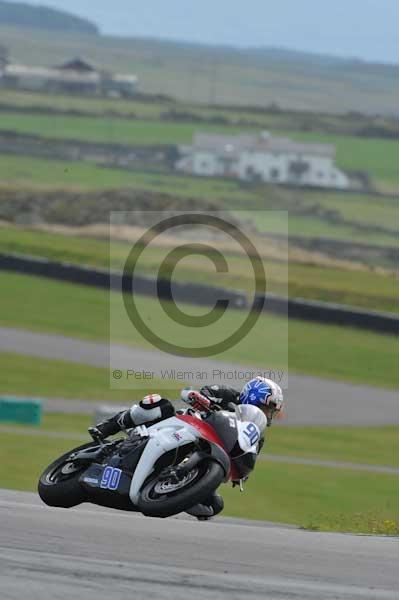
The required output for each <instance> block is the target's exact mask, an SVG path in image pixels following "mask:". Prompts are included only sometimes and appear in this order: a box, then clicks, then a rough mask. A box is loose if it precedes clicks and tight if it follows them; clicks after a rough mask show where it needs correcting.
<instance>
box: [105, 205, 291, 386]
mask: <svg viewBox="0 0 399 600" xmlns="http://www.w3.org/2000/svg"><path fill="white" fill-rule="evenodd" d="M264 212H267V211H264ZM264 212H262V216H263V218H264ZM251 216H252V217H253V218H252V220H251V219H249V218H248V215H247V214H246V218H245V219H244V218H241V214H240V211H235V213H234V214H226V213H223V212H206V213H199V212H173V213H165V212H159V213H155V212H145V213H137V214H136V213H119V212H118V213H112V214H111V242H110V249H111V253H110V263H111V265H112V267H113V268H114V269H115V268H116V270H117V272H118V273H119V275H118V274H115V276H114V279H113V282H114V285H113V286H112V291H111V292H110V366H111V378H110V381H111V386H112V387H121V386H124V387H135V386H136V384H138V385H140V384H141V383H143V381H145V378H143V377H141V376H136V375H137V374H140V373H151V377H149V378H148V379H147V380H148V381H150V382H153V384H154V385H160V386H162V387H165V386H166V385H167V384H168V385H169V387H171V388H174V389H175V388H176V383H178V384H180V383H181V382H184V383H190V384H194V385H195V384H196V383H198V384H201V385H203V384H204V383H211V382H205V381H203V377H202V376H201V374H204V373H205V374H212V373H215V372H218V366H220V364H219V363H220V362H224V363H232V365H231V366H232V368H231V369H227V370H226V369H222V371H226V372H227V371H228V372H231V373H240V372H242V371H243V369H240V368H234V367H235V366H238V365H243V364H244V365H248V366H255V367H256V366H259V367H261V366H262V367H263V371H267V372H277V371H278V372H279V373H280V372H284V368H285V365H284V364H283V363H284V361H282V360H281V356H279V357H277V358H278V363H279V364H277V362H276V360H277V358H276V356H274V355H273V348H274V349H275V348H280V351H279V353H280V355H281V354H282V353H283V354H284V350H286V346H287V340H286V339H280V340H278V339H277V337H278V336H276V327H275V326H274V327H270V334H269V339H268V337H267V335H266V330H267V326H266V324H265V312H264V310H263V308H264V303H265V302H266V299H267V292H268V289H269V277H268V269H267V267H266V265H267V263H268V255H267V254H268V251H269V250H268V238H267V235H265V233H264V232H262V231H259V230H258V229H257V226H256V223H257V222H258V223H259V222H261V219H260V218H259V216H258V215H257V214H256V213H253V214H251ZM121 223H132V224H134V223H140V226H139V227H137V226H132V227H131V228H129V227H127V226H124V227H123V234H122V235H119V236H118V230H119V229H120V224H121ZM282 259H284V256H282V257H281V256H280V257H279V261H280V264H284V260H282ZM281 270H283V267H281ZM275 271H276V268H275V266H273V273H275ZM284 278H286V274H285V275H284V274H283V276H282V277H281V276H280V283H281V281H283V282H284ZM115 282H117V284H115ZM283 337H284V336H283ZM121 344H123V345H124V346H123V347H122V345H121ZM281 348H283V351H282V352H281ZM233 363H234V364H233ZM219 370H220V369H219ZM129 373H130V375H128V374H129ZM180 373H183V374H184V373H188V374H190V377H187V378H186V379H185V380H184V379H183V377H181V376H179V374H180ZM135 374H136V375H135ZM165 374H166V375H165ZM209 376H211V375H209ZM212 377H213V375H212ZM213 378H214V379H215V377H213ZM236 379H240V378H239V377H238V376H237V377H236ZM230 383H231V384H234V381H231V382H230Z"/></svg>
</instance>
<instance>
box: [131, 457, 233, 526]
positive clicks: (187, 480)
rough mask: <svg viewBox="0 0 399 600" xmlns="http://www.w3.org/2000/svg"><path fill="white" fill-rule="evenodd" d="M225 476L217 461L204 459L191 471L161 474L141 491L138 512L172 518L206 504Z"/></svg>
mask: <svg viewBox="0 0 399 600" xmlns="http://www.w3.org/2000/svg"><path fill="white" fill-rule="evenodd" d="M224 477H225V473H224V470H223V468H222V467H221V465H219V464H218V463H217V462H215V461H214V460H204V461H202V463H200V464H199V465H196V466H195V467H194V468H192V469H191V470H190V471H188V472H184V471H183V472H182V473H180V474H173V472H171V474H170V476H168V475H167V474H166V475H165V473H164V472H163V473H158V474H157V475H156V476H155V477H153V478H151V479H150V480H149V481H147V483H145V484H144V487H143V488H142V489H141V492H140V496H139V499H138V502H137V507H138V509H139V510H140V511H141V512H142V513H143V514H144V515H146V516H147V517H161V518H165V517H171V516H172V515H177V514H178V513H181V512H184V511H186V510H187V509H189V508H191V507H192V506H193V505H194V504H198V503H201V502H203V501H204V500H205V499H206V498H208V496H210V494H212V493H213V492H214V491H215V490H216V489H217V488H218V487H219V485H220V484H221V483H222V482H223V480H224Z"/></svg>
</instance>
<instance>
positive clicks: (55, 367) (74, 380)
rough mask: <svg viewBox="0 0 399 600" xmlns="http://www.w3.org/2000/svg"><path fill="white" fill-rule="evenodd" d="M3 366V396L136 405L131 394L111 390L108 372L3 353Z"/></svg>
mask: <svg viewBox="0 0 399 600" xmlns="http://www.w3.org/2000/svg"><path fill="white" fill-rule="evenodd" d="M0 364H1V369H0V390H1V393H2V394H8V395H11V396H12V395H17V396H34V397H38V398H41V397H43V398H75V399H79V400H93V401H94V400H96V401H102V400H106V401H107V402H117V403H121V402H122V403H126V402H127V403H129V404H130V403H131V402H132V391H131V390H130V391H129V390H126V391H124V390H111V389H110V385H109V378H110V374H109V370H108V369H100V368H96V367H90V366H86V365H81V364H78V363H72V362H67V361H61V360H45V359H41V358H36V357H34V356H23V355H19V354H11V353H5V352H0ZM143 391H145V390H143ZM139 392H140V391H138V392H137V393H138V394H139V396H138V397H140V393H139ZM143 395H145V394H143ZM76 430H77V428H75V431H76Z"/></svg>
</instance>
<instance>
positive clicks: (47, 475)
mask: <svg viewBox="0 0 399 600" xmlns="http://www.w3.org/2000/svg"><path fill="white" fill-rule="evenodd" d="M97 445H98V444H96V443H95V442H91V443H89V444H84V445H83V446H79V447H78V448H75V449H74V450H70V451H69V452H67V453H66V454H63V456H60V458H58V459H57V460H55V461H54V462H53V463H51V465H49V466H48V467H47V469H45V471H43V473H42V474H41V476H40V479H39V484H38V492H39V496H40V498H41V499H42V500H43V502H44V503H45V504H47V505H48V506H55V507H58V508H72V507H73V506H77V505H78V504H81V503H82V502H84V501H85V500H86V494H85V492H84V490H83V488H82V487H81V486H80V484H79V477H80V475H81V474H82V471H84V469H86V468H87V465H82V466H80V467H78V468H74V466H73V463H71V461H69V460H68V459H69V457H70V456H71V454H73V453H74V452H78V451H79V450H84V449H85V448H90V447H92V446H97ZM69 465H70V466H69ZM63 471H64V472H63Z"/></svg>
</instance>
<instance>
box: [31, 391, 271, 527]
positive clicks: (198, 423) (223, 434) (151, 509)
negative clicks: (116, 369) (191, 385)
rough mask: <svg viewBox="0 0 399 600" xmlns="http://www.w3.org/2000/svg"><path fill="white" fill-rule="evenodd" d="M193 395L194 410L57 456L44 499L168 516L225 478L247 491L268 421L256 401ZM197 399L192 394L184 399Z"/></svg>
mask: <svg viewBox="0 0 399 600" xmlns="http://www.w3.org/2000/svg"><path fill="white" fill-rule="evenodd" d="M194 394H195V406H196V409H193V408H192V407H190V408H188V409H185V410H182V411H178V412H177V413H176V416H174V417H171V418H169V419H165V420H164V421H161V422H159V423H157V424H155V425H152V426H148V427H146V426H144V425H141V426H139V427H136V428H134V429H132V430H130V431H128V432H126V437H124V438H119V439H111V440H101V441H100V440H95V441H92V442H90V443H88V444H84V445H83V446H80V447H78V448H75V449H74V450H72V451H70V452H67V453H66V454H64V455H63V456H61V457H60V458H58V459H57V460H56V461H55V462H53V463H52V464H51V465H50V466H49V467H47V469H46V470H45V471H44V472H43V474H42V475H41V477H40V479H39V485H38V492H39V495H40V497H41V499H42V500H43V502H45V503H46V504H47V505H49V506H55V507H62V508H71V507H73V506H77V505H78V504H81V503H83V502H90V503H92V504H97V505H100V506H105V507H109V508H114V509H119V510H126V511H137V512H141V513H143V514H144V515H146V516H152V517H162V518H164V517H169V516H172V515H175V514H178V513H180V512H184V511H186V510H189V509H190V508H192V507H193V506H194V505H196V504H198V503H201V502H203V501H205V499H206V498H207V497H208V496H209V495H210V494H212V493H213V492H214V491H215V490H216V489H217V488H218V487H219V486H220V485H221V484H222V483H223V482H225V483H227V482H229V481H231V482H233V485H237V484H239V485H240V489H241V491H243V482H244V481H245V480H246V478H247V477H248V475H249V472H250V471H251V470H252V468H253V465H254V457H253V455H254V454H255V455H256V454H257V452H258V448H259V442H260V440H261V438H262V434H263V432H264V430H265V429H266V426H267V419H266V417H265V415H264V414H263V412H262V411H261V410H259V409H258V408H256V407H255V406H251V405H240V406H237V407H235V412H230V411H225V410H221V409H220V407H219V406H218V405H217V404H216V403H213V402H210V401H209V399H207V398H205V397H201V395H200V394H199V393H198V392H194ZM192 400H193V395H192V394H191V396H190V394H189V398H187V399H186V401H187V402H188V403H191V402H192ZM198 407H200V411H199V410H198Z"/></svg>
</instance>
